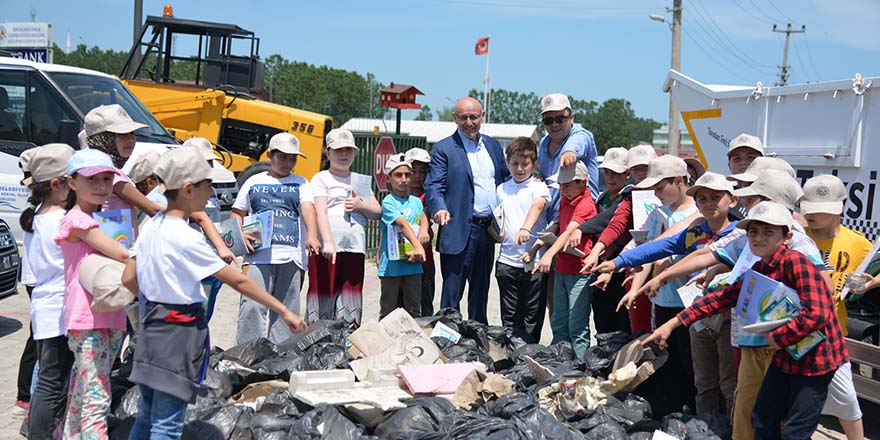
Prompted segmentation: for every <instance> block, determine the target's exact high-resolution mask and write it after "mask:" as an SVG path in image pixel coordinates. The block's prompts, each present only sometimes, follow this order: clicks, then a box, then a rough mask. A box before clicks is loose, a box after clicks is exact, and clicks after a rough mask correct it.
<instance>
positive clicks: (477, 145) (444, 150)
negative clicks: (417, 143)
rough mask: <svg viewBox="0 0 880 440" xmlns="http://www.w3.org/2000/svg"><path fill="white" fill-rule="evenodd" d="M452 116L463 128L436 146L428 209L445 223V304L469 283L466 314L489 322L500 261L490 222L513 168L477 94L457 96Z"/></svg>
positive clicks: (440, 240) (455, 302)
mask: <svg viewBox="0 0 880 440" xmlns="http://www.w3.org/2000/svg"><path fill="white" fill-rule="evenodd" d="M452 116H453V117H454V118H455V124H456V125H457V126H458V130H456V131H455V133H453V134H452V136H449V137H447V138H446V139H443V140H441V141H440V142H437V143H436V144H434V146H433V147H432V148H431V162H429V168H428V179H427V181H426V182H425V192H426V193H427V195H426V200H427V202H428V210H429V211H430V212H431V215H432V216H433V217H432V218H433V220H434V222H435V223H437V224H438V225H439V226H440V229H439V231H438V232H437V250H438V251H439V252H440V273H441V274H442V275H443V291H442V293H441V297H440V307H441V308H444V307H455V308H456V309H458V308H459V303H460V302H461V297H462V295H464V286H465V283H467V285H468V316H467V317H468V319H471V320H474V321H479V322H482V323H484V324H485V323H487V319H486V303H487V300H488V295H489V274H490V273H491V272H492V263H493V262H494V261H495V242H494V240H492V238H491V237H489V233H488V231H487V228H489V227H493V226H492V208H493V207H494V206H495V204H496V200H495V189H496V188H497V187H498V185H500V184H501V183H502V182H504V181H505V180H507V178H508V176H510V172H509V171H508V169H507V164H506V163H505V162H504V151H503V150H502V149H501V144H499V143H498V141H496V140H495V139H493V138H491V137H489V136H486V135H484V134H480V127H481V125H482V124H483V107H482V106H481V105H480V103H479V102H478V101H477V100H475V99H473V98H462V99H460V100H458V102H457V103H456V104H455V109H454V110H453V112H452Z"/></svg>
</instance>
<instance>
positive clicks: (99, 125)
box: [86, 104, 148, 136]
mask: <svg viewBox="0 0 880 440" xmlns="http://www.w3.org/2000/svg"><path fill="white" fill-rule="evenodd" d="M147 127H148V125H146V124H141V123H139V122H134V120H132V119H131V116H129V115H128V112H126V111H125V109H124V108H122V106H120V105H119V104H110V105H99V106H97V107H95V108H93V109H92V110H91V111H90V112H88V113H87V114H86V135H88V136H94V135H96V134H98V133H103V132H105V131H109V132H110V133H117V134H125V133H131V132H133V131H135V130H138V129H141V128H147Z"/></svg>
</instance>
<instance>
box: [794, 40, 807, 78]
mask: <svg viewBox="0 0 880 440" xmlns="http://www.w3.org/2000/svg"><path fill="white" fill-rule="evenodd" d="M791 47H792V48H793V49H794V57H795V59H796V60H797V62H798V67H800V69H801V71H800V72H798V76H799V77H800V78H801V79H802V80H803V81H805V82H810V80H809V79H808V78H809V77H808V74H809V73H808V72H807V69H806V67H804V61H803V60H802V59H801V52H800V50H798V45H797V44H796V41H792V42H791Z"/></svg>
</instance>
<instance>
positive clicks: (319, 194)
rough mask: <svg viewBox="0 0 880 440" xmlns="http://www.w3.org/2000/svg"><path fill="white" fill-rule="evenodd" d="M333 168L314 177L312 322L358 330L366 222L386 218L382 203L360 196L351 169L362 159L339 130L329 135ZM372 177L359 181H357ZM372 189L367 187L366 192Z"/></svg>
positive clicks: (309, 299)
mask: <svg viewBox="0 0 880 440" xmlns="http://www.w3.org/2000/svg"><path fill="white" fill-rule="evenodd" d="M325 152H326V154H327V159H328V161H329V166H328V168H327V169H325V170H323V171H320V172H318V174H315V176H314V177H312V180H311V182H310V183H311V185H312V192H313V195H314V197H315V213H316V214H317V220H318V232H320V234H321V241H322V244H321V255H315V256H312V257H309V293H308V296H307V297H306V310H307V320H308V322H314V321H317V320H318V319H337V320H342V321H344V322H345V323H346V324H347V325H348V326H350V327H352V328H357V327H359V326H360V324H361V314H362V305H363V283H364V255H365V252H366V250H365V242H366V232H365V230H366V227H367V219H368V218H370V219H373V220H378V219H379V217H380V216H381V215H382V207H381V206H379V201H378V200H376V198H375V197H373V192H372V191H371V190H370V191H369V193H368V194H358V193H357V190H356V189H355V185H353V182H352V179H354V178H355V177H353V176H352V173H351V164H352V162H354V159H355V157H357V154H358V147H357V146H356V145H355V143H354V135H352V134H351V132H350V131H348V130H345V129H342V128H337V129H334V130H331V131H330V132H329V133H327V148H326V150H325ZM363 177H366V178H368V179H369V177H368V176H362V175H358V176H357V178H363ZM367 189H369V187H368V188H367Z"/></svg>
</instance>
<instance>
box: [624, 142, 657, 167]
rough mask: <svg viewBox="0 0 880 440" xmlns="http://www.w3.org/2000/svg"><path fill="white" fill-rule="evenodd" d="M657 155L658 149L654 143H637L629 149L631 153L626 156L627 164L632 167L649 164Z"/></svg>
mask: <svg viewBox="0 0 880 440" xmlns="http://www.w3.org/2000/svg"><path fill="white" fill-rule="evenodd" d="M656 157H657V151H655V150H654V147H653V146H652V145H646V144H641V145H636V146H635V147H632V148H630V149H629V155H627V157H626V166H627V167H629V168H632V167H634V166H638V165H647V164H648V163H650V162H651V160H653V159H655V158H656Z"/></svg>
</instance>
